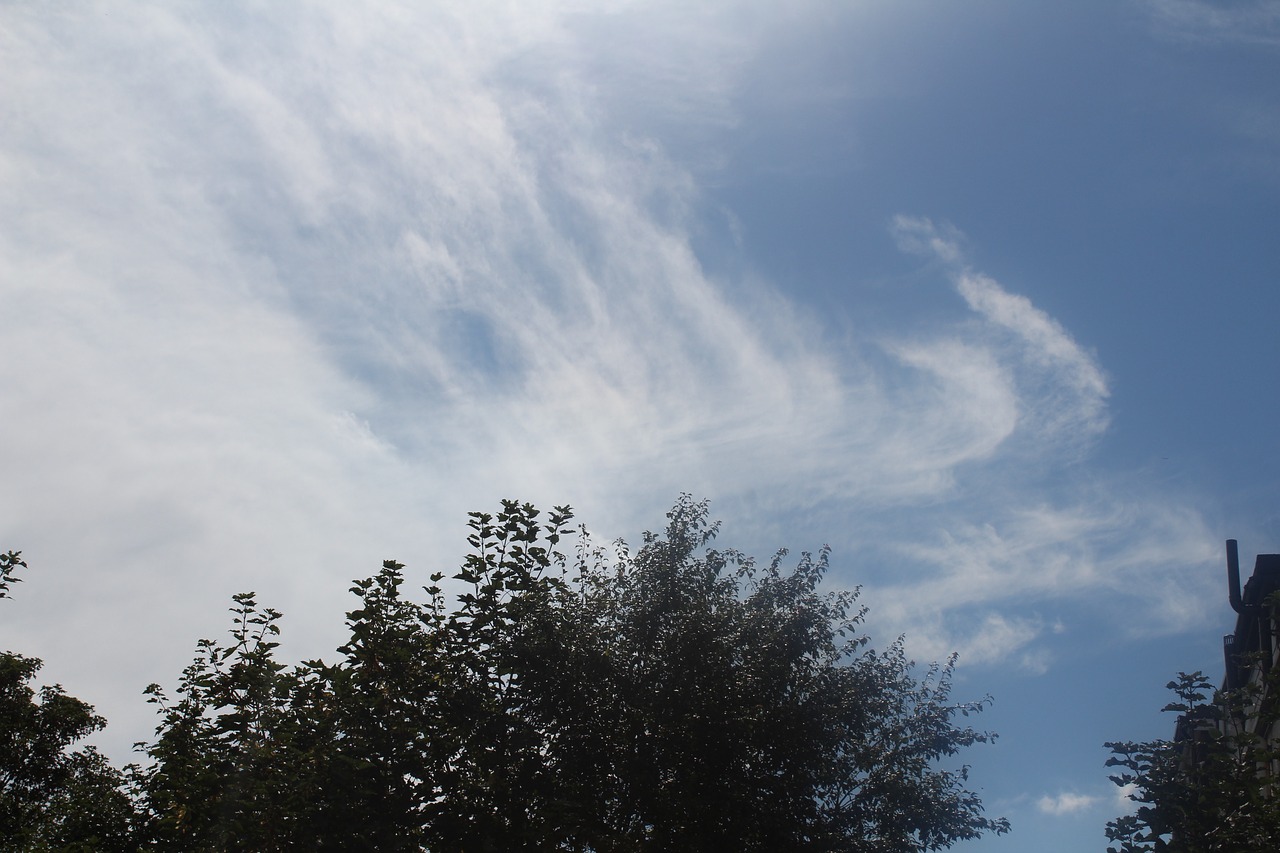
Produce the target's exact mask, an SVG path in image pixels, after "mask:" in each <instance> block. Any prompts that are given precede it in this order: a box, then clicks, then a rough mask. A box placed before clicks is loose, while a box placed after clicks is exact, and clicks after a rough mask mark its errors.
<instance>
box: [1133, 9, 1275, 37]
mask: <svg viewBox="0 0 1280 853" xmlns="http://www.w3.org/2000/svg"><path fill="white" fill-rule="evenodd" d="M1142 5H1143V6H1145V7H1146V9H1147V11H1148V13H1149V14H1150V16H1151V19H1152V22H1153V24H1154V25H1155V27H1156V31H1157V32H1158V33H1160V34H1162V35H1164V36H1166V37H1168V38H1172V39H1177V40H1180V41H1208V42H1228V43H1230V42H1236V43H1239V42H1244V43H1256V44H1271V45H1275V44H1280V2H1276V0H1243V2H1226V3H1224V2H1214V1H1213V0H1143V2H1142Z"/></svg>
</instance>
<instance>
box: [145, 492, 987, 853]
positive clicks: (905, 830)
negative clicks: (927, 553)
mask: <svg viewBox="0 0 1280 853" xmlns="http://www.w3.org/2000/svg"><path fill="white" fill-rule="evenodd" d="M570 520H571V514H570V512H569V510H568V508H567V507H559V508H557V509H556V510H555V511H554V512H552V513H551V514H549V515H548V516H547V517H546V520H545V521H543V520H542V516H541V514H540V513H539V512H538V511H537V510H536V509H534V508H533V507H532V506H530V505H529V504H520V503H517V502H515V501H505V502H504V503H503V506H502V509H501V511H500V512H498V513H496V514H494V515H490V514H486V513H472V514H471V516H470V522H469V524H470V529H471V533H470V537H469V543H470V545H471V553H470V554H469V555H468V557H467V558H466V561H465V562H464V564H463V566H462V568H461V570H460V571H459V572H458V573H457V574H456V575H455V576H454V579H455V580H456V581H457V582H459V583H460V584H461V585H462V593H461V594H460V595H459V596H458V597H457V598H456V599H450V598H448V597H447V596H446V594H445V591H444V589H443V588H442V586H441V582H442V581H443V575H441V574H436V575H433V576H432V578H431V584H430V585H429V586H428V587H427V588H426V591H427V594H428V600H427V602H426V603H422V604H419V603H415V602H413V601H410V600H409V599H407V598H405V597H404V596H403V595H402V587H403V583H404V574H403V569H404V567H403V566H402V565H400V564H399V563H396V562H394V561H387V562H386V563H384V564H383V567H382V570H381V571H380V572H379V573H378V575H376V576H375V577H372V578H369V579H366V580H362V581H358V582H356V584H355V585H354V586H353V588H352V590H353V592H354V593H355V594H356V595H357V596H358V598H359V599H360V604H359V606H358V607H356V608H355V609H354V610H352V611H351V612H350V613H348V614H347V625H348V628H349V630H350V640H349V641H348V642H347V643H346V644H344V645H343V646H342V647H341V648H340V649H339V652H340V654H341V655H342V658H341V659H340V660H339V661H338V662H337V663H336V664H332V665H329V664H325V663H323V662H321V661H309V662H306V663H304V664H302V665H300V666H297V667H294V668H292V669H290V668H287V667H285V666H283V665H281V664H279V663H278V662H276V661H275V659H274V656H273V652H274V649H275V641H274V639H273V638H274V637H275V635H276V634H277V632H278V630H279V629H278V627H277V622H278V619H279V616H280V614H278V613H277V612H275V611H273V610H270V609H264V608H260V607H259V606H258V605H257V602H256V600H255V598H254V597H253V596H252V594H244V595H241V596H237V597H236V599H235V606H234V607H233V608H232V610H233V613H234V614H235V621H234V625H233V629H232V638H233V641H234V642H233V643H231V644H229V645H226V646H222V645H219V644H216V643H213V642H211V641H207V640H206V641H202V642H201V643H200V645H199V646H198V652H197V657H196V661H195V662H194V663H193V664H192V666H191V667H189V668H188V669H187V671H186V672H185V673H184V674H183V678H182V680H181V682H180V684H179V688H178V691H177V694H176V698H175V700H173V701H172V702H171V701H170V700H168V699H167V697H166V696H165V694H164V693H163V692H162V691H161V690H160V689H159V688H158V687H155V686H153V687H152V688H151V689H150V692H151V694H152V697H153V700H154V701H156V702H157V704H158V705H159V706H160V709H161V720H160V723H159V726H158V728H157V739H156V741H155V742H154V743H153V744H151V745H150V746H148V747H146V751H147V752H148V754H149V755H150V757H151V758H152V764H151V766H150V767H149V768H147V770H146V771H144V772H143V773H142V779H143V782H142V788H143V790H144V791H145V793H146V798H147V802H148V805H149V809H150V814H151V819H152V829H153V835H154V838H155V839H156V842H157V844H158V845H159V846H160V847H161V848H162V849H183V850H224V849H245V850H248V849H253V850H263V851H266V850H285V849H379V850H422V849H429V850H463V851H472V850H474V851H506V850H514V849H539V850H575V851H668V850H682V851H684V850H723V849H741V850H760V851H764V850H768V851H774V850H791V849H804V850H814V851H854V852H855V853H859V852H860V851H877V853H880V852H881V851H884V853H899V851H901V853H912V852H913V851H926V850H939V849H942V848H945V847H948V846H950V845H951V844H952V843H953V842H955V841H957V840H960V839H966V838H974V837H977V836H978V835H980V834H982V833H984V832H997V833H999V832H1004V831H1006V830H1007V828H1008V824H1007V822H1005V821H1003V820H992V819H988V818H986V817H984V815H983V811H982V806H981V803H980V802H979V800H978V798H977V797H976V796H975V795H974V794H973V792H971V791H969V790H968V789H967V788H966V783H967V770H966V769H964V768H960V769H957V770H947V769H943V768H941V767H939V766H938V764H939V761H940V760H942V759H947V758H949V757H951V756H954V755H955V754H956V753H957V752H959V751H960V750H961V749H963V748H964V747H967V746H970V745H972V744H975V743H979V742H983V741H986V740H989V739H990V738H991V737H992V736H991V735H989V734H987V733H985V732H981V731H978V730H975V729H973V728H970V727H969V726H967V725H958V723H959V718H960V717H962V716H964V717H967V716H969V715H970V714H973V713H976V712H978V711H980V710H982V708H983V707H984V705H985V700H984V701H983V702H976V703H953V702H951V700H950V689H951V671H952V665H953V663H952V662H949V663H947V664H946V665H943V666H935V667H933V668H931V669H929V670H927V672H926V673H925V674H924V676H923V677H922V678H917V677H916V674H915V673H916V671H915V669H914V666H913V664H912V663H911V662H909V661H908V660H906V657H905V654H904V652H903V648H902V644H901V641H898V642H895V643H893V644H891V645H890V646H889V648H888V649H886V650H884V651H882V652H876V651H874V650H873V649H871V647H870V644H869V642H868V639H867V637H866V636H865V633H864V632H863V631H862V621H863V616H864V611H863V610H861V609H857V592H856V590H855V591H849V592H823V591H822V590H821V588H820V587H821V583H822V580H823V578H824V576H825V574H826V572H827V569H828V554H827V551H826V550H825V549H824V550H823V551H820V552H819V553H818V554H817V556H816V557H815V556H813V555H810V554H803V555H801V557H800V559H799V560H798V561H796V563H795V566H794V568H791V569H789V570H788V569H784V567H783V564H784V561H785V559H786V554H785V552H779V553H778V554H777V555H775V557H774V559H773V560H772V561H771V562H770V563H769V564H768V565H766V566H763V567H761V566H757V564H756V563H755V562H754V561H752V560H751V559H750V558H748V557H746V556H745V555H743V554H740V553H738V552H736V551H732V550H717V549H715V548H714V547H713V545H714V539H715V535H716V533H717V526H716V524H714V523H713V522H711V521H710V519H709V516H708V510H707V505H706V503H705V502H696V501H694V500H692V499H690V498H688V497H687V496H686V497H682V498H681V499H680V501H679V502H678V503H677V504H676V506H675V507H674V508H673V509H672V511H671V512H670V513H669V514H668V522H669V523H668V525H667V528H666V530H665V532H664V533H662V534H645V537H644V541H643V543H642V545H641V547H640V548H639V550H638V551H636V552H635V553H634V554H633V553H632V552H631V551H630V550H629V549H628V548H627V547H626V546H625V544H624V543H621V542H617V543H613V544H612V545H611V546H608V547H600V546H597V545H594V544H593V543H591V541H590V539H589V538H588V537H587V536H586V535H585V533H583V534H582V536H581V537H580V538H579V539H578V544H577V548H576V549H575V552H574V553H575V556H574V557H573V558H572V559H570V558H569V556H568V555H566V554H565V553H564V552H563V551H562V550H560V547H559V546H560V543H561V541H562V539H563V537H565V536H566V535H567V534H568V532H569V531H568V525H569V523H570Z"/></svg>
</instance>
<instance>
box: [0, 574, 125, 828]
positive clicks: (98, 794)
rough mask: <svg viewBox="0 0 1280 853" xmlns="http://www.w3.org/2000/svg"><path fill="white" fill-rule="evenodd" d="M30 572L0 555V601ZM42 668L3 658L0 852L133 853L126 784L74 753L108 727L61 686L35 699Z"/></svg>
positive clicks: (103, 764)
mask: <svg viewBox="0 0 1280 853" xmlns="http://www.w3.org/2000/svg"><path fill="white" fill-rule="evenodd" d="M26 566H27V564H26V563H25V562H24V561H23V560H22V555H21V553H20V552H17V551H10V552H8V553H6V554H3V555H0V598H6V597H9V589H10V584H11V583H15V582H18V581H20V580H21V578H18V577H16V576H15V574H14V573H15V572H16V571H17V569H18V568H20V567H21V568H26ZM41 666H42V663H41V661H40V660H38V659H36V658H31V657H25V656H23V655H20V654H16V653H14V652H8V651H6V652H3V653H0V850H6V851H8V850H13V851H19V850H21V851H43V850H59V851H86V853H87V851H112V850H129V849H136V844H135V842H134V823H135V814H134V808H133V803H132V801H131V799H130V797H129V795H128V793H127V792H126V786H125V779H124V776H123V775H122V774H121V773H120V772H119V771H118V770H116V769H115V768H114V767H112V766H111V765H110V764H109V763H108V762H107V760H106V759H105V758H104V757H103V756H102V755H101V754H100V753H99V752H98V751H97V750H96V749H94V748H93V747H91V746H90V747H85V748H82V749H78V750H73V749H71V747H72V745H73V744H75V743H76V742H77V741H79V740H81V739H82V738H84V737H85V736H86V735H89V734H91V733H93V732H95V731H98V730H99V729H101V728H102V727H103V726H104V725H105V724H106V721H105V720H103V719H102V717H100V716H98V715H97V714H95V713H94V710H93V706H92V705H89V704H88V703H86V702H82V701H80V700H79V699H76V698H75V697H73V696H68V695H67V694H66V692H65V691H63V689H62V688H61V687H60V686H59V685H56V684H55V685H46V686H44V687H41V688H40V690H39V692H38V693H37V691H36V690H35V689H33V688H32V687H31V686H30V683H31V682H32V681H33V680H34V679H35V676H36V673H38V672H39V671H40V668H41ZM37 696H38V698H37Z"/></svg>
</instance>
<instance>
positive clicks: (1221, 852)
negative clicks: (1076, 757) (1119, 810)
mask: <svg viewBox="0 0 1280 853" xmlns="http://www.w3.org/2000/svg"><path fill="white" fill-rule="evenodd" d="M1262 663H1263V662H1262V661H1261V660H1259V664H1262ZM1277 687H1280V677H1278V676H1277V673H1276V671H1271V672H1269V673H1267V675H1266V677H1265V678H1264V679H1263V680H1261V681H1254V682H1252V683H1250V684H1249V685H1247V686H1245V687H1243V688H1241V689H1239V690H1233V691H1215V690H1214V689H1213V685H1212V684H1211V682H1210V681H1209V679H1207V678H1206V677H1205V676H1204V675H1203V674H1202V673H1200V672H1194V673H1191V674H1187V673H1179V674H1178V679H1177V680H1176V681H1171V682H1169V684H1168V688H1169V689H1170V690H1172V691H1173V693H1174V695H1175V696H1176V697H1177V699H1176V701H1174V702H1171V703H1169V704H1168V705H1166V706H1165V707H1164V710H1165V711H1168V712H1172V713H1176V714H1178V715H1179V729H1180V735H1181V737H1179V738H1178V739H1175V740H1173V741H1167V740H1156V741H1147V742H1143V743H1130V742H1117V743H1108V744H1106V746H1107V747H1108V748H1109V749H1110V750H1111V751H1112V757H1111V758H1110V759H1108V760H1107V766H1109V767H1119V768H1121V770H1120V772H1119V773H1117V774H1115V775H1113V776H1111V777H1110V778H1111V780H1112V781H1113V782H1115V783H1116V784H1117V785H1119V786H1121V787H1125V788H1130V789H1131V793H1130V795H1129V798H1130V799H1131V800H1133V801H1134V802H1135V803H1137V804H1138V806H1137V808H1136V810H1135V811H1134V812H1133V813H1132V814H1129V815H1125V816H1123V817H1119V818H1117V819H1115V820H1113V821H1111V822H1110V823H1108V824H1107V838H1108V839H1109V840H1110V841H1112V842H1114V843H1115V846H1111V847H1108V850H1109V851H1112V853H1139V852H1140V851H1169V853H1254V851H1257V853H1271V851H1274V850H1276V849H1280V797H1277V791H1276V789H1275V786H1276V784H1277V768H1280V744H1277V743H1275V742H1268V740H1267V739H1266V738H1265V736H1264V735H1265V733H1266V732H1268V731H1269V730H1270V729H1271V727H1272V726H1273V725H1274V724H1275V723H1276V721H1277V719H1280V714H1278V713H1277V712H1278V709H1277V704H1276V696H1277Z"/></svg>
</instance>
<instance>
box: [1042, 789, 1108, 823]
mask: <svg viewBox="0 0 1280 853" xmlns="http://www.w3.org/2000/svg"><path fill="white" fill-rule="evenodd" d="M1097 802H1098V798H1097V797H1093V796H1089V795H1087V794H1074V793H1068V792H1064V793H1061V794H1058V795H1057V796H1053V797H1050V796H1044V797H1041V798H1040V799H1038V800H1036V808H1037V809H1039V810H1040V811H1041V812H1043V813H1045V814H1049V815H1054V816H1055V817H1062V816H1063V815H1070V814H1076V813H1077V812H1082V811H1085V810H1086V809H1090V808H1092V807H1093V806H1094V805H1095V804H1096V803H1097Z"/></svg>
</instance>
